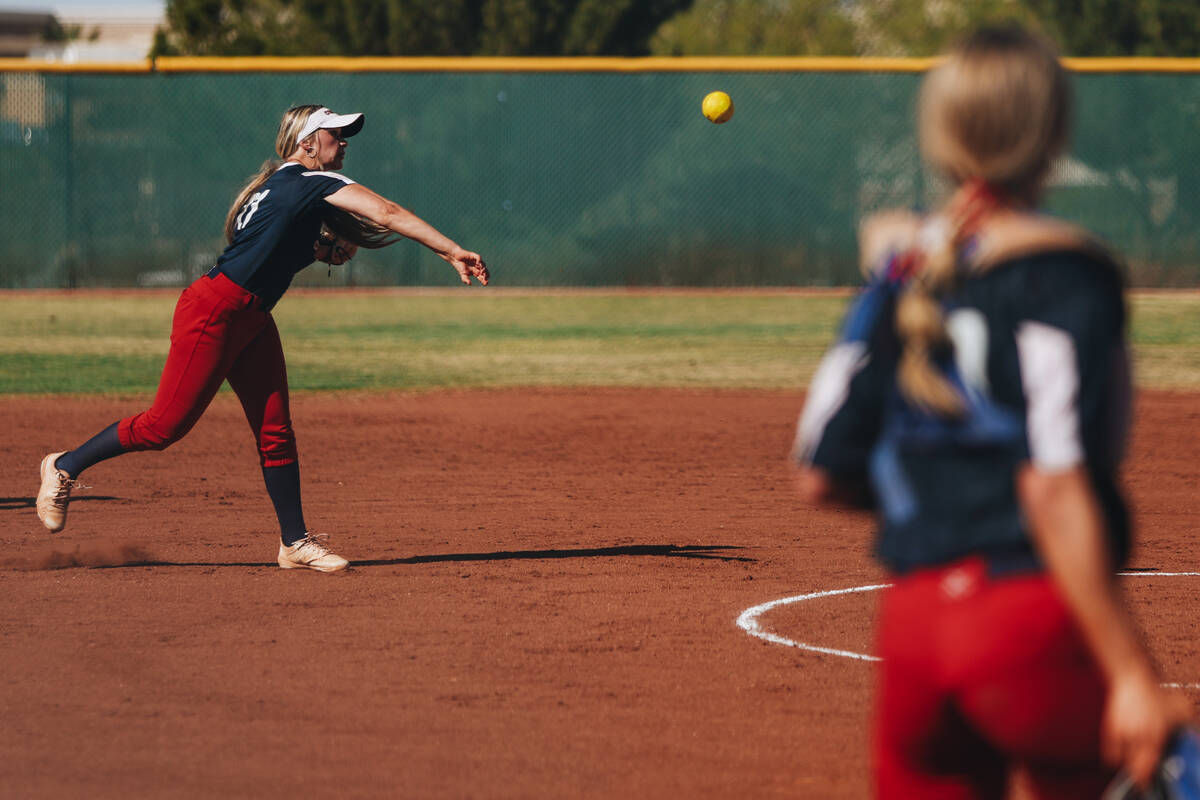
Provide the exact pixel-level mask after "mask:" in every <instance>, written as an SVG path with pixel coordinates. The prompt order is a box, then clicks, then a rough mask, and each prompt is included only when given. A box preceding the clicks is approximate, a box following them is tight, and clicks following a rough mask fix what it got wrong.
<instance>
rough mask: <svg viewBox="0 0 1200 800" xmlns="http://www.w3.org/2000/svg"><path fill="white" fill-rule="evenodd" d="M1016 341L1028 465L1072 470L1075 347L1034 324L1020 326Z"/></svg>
mask: <svg viewBox="0 0 1200 800" xmlns="http://www.w3.org/2000/svg"><path fill="white" fill-rule="evenodd" d="M1016 337H1017V358H1018V359H1019V360H1020V364H1021V385H1022V387H1023V388H1024V390H1025V409H1026V411H1025V415H1026V419H1025V427H1026V435H1027V437H1028V439H1029V456H1030V459H1031V460H1032V461H1033V463H1034V465H1035V466H1037V467H1038V468H1040V469H1046V470H1066V469H1070V468H1072V467H1074V466H1077V465H1078V464H1080V463H1082V462H1083V444H1082V442H1081V441H1080V431H1079V367H1078V365H1077V363H1076V360H1075V343H1074V342H1073V341H1072V340H1071V336H1070V335H1069V334H1068V333H1067V332H1066V331H1064V330H1061V329H1059V328H1054V327H1051V326H1050V325H1046V324H1044V323H1040V322H1023V323H1021V325H1020V327H1018V328H1017V334H1016Z"/></svg>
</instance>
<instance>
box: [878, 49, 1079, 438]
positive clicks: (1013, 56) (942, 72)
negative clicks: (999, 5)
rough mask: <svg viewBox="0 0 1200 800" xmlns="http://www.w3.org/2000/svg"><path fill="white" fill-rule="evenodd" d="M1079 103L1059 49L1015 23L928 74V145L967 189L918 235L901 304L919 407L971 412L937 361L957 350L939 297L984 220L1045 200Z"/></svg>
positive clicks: (907, 385) (906, 363) (924, 97)
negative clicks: (1074, 107) (1044, 192)
mask: <svg viewBox="0 0 1200 800" xmlns="http://www.w3.org/2000/svg"><path fill="white" fill-rule="evenodd" d="M1070 109H1071V93H1070V85H1069V82H1068V80H1067V76H1066V72H1065V70H1064V69H1063V68H1062V66H1061V64H1060V63H1059V61H1058V57H1057V55H1056V53H1055V51H1054V49H1053V48H1052V47H1051V46H1050V45H1049V44H1048V43H1047V42H1046V41H1045V40H1044V39H1042V38H1041V37H1039V36H1036V35H1034V34H1032V33H1029V32H1028V31H1026V30H1024V29H1022V28H1020V27H1018V26H1015V25H1007V26H1003V27H995V28H984V29H982V30H980V31H978V32H976V33H975V34H973V35H971V36H970V37H968V38H967V39H965V40H964V41H963V42H962V43H960V44H959V45H958V46H957V47H956V48H954V49H953V50H952V51H951V52H950V54H949V56H948V57H947V59H946V60H945V61H944V62H942V63H941V64H940V65H939V66H937V67H936V68H935V69H933V70H932V71H931V72H930V73H929V75H928V76H927V77H926V78H925V80H924V82H923V84H922V87H921V95H920V104H919V112H918V120H919V131H920V141H921V152H922V155H923V156H924V158H925V159H926V161H927V162H928V163H929V164H930V165H931V166H933V167H934V168H935V169H937V170H938V171H939V172H941V173H942V174H944V175H945V176H946V177H947V178H949V179H950V180H951V181H952V182H953V183H954V184H956V185H957V187H958V188H957V191H956V192H955V193H954V195H953V196H952V197H951V199H950V201H949V202H948V203H947V204H946V205H945V206H944V207H943V208H942V210H941V211H940V212H939V213H937V214H935V215H934V216H933V217H932V218H931V220H929V221H928V222H927V223H926V224H925V225H924V226H923V228H922V230H921V233H920V234H919V235H918V237H917V241H916V244H915V246H914V248H913V251H912V252H911V253H910V254H909V258H910V260H911V263H912V265H913V269H912V273H911V279H910V280H909V281H908V284H907V286H906V288H905V290H904V292H903V294H902V295H901V297H900V299H899V302H898V304H897V308H896V330H897V332H898V333H899V335H900V339H901V341H902V344H903V350H902V353H901V356H900V364H899V368H898V381H899V385H900V389H901V391H902V392H903V393H904V395H905V397H906V398H907V399H908V400H909V401H910V402H911V403H913V404H914V405H916V406H918V407H920V408H923V409H925V410H927V411H929V412H931V413H934V414H937V415H940V416H946V417H956V416H960V415H961V414H962V413H963V410H964V401H963V398H962V396H961V395H960V394H959V392H958V390H957V389H956V388H955V387H954V386H953V384H951V382H950V381H949V380H948V379H947V378H946V377H945V375H943V374H942V373H941V372H940V371H939V370H937V369H936V368H935V366H934V361H935V359H936V357H937V356H938V355H940V354H942V353H945V352H946V351H947V350H948V349H949V347H950V340H949V337H948V335H947V333H946V325H945V320H944V319H943V314H942V307H941V304H940V302H939V298H940V297H941V296H943V295H944V294H945V293H946V292H948V291H949V290H950V289H951V288H952V287H953V286H954V283H955V282H956V280H957V278H958V277H959V275H960V266H961V265H960V252H961V250H962V248H963V245H964V244H965V243H966V241H967V240H968V239H969V238H970V237H971V236H972V235H974V234H975V233H976V231H977V230H978V228H979V226H980V224H981V223H982V222H983V221H984V219H986V218H987V217H988V216H989V215H991V214H992V213H994V212H995V211H997V210H1001V209H1004V208H1030V207H1033V206H1035V205H1036V204H1037V201H1038V199H1039V197H1040V194H1041V191H1042V188H1043V184H1044V182H1045V179H1046V175H1047V174H1048V172H1049V170H1050V166H1051V164H1052V163H1053V161H1054V159H1055V158H1056V157H1057V156H1058V155H1059V154H1060V152H1061V151H1062V149H1063V148H1064V146H1065V145H1066V141H1067V135H1068V130H1069V127H1070V123H1069V120H1070Z"/></svg>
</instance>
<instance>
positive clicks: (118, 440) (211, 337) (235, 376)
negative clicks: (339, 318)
mask: <svg viewBox="0 0 1200 800" xmlns="http://www.w3.org/2000/svg"><path fill="white" fill-rule="evenodd" d="M363 121H364V119H363V115H362V114H345V115H339V114H335V113H334V112H332V111H330V110H329V109H328V108H325V107H322V106H313V105H309V106H297V107H295V108H292V109H289V110H288V111H287V112H286V113H285V114H284V115H283V119H282V121H281V122H280V124H279V133H278V135H277V137H276V140H275V151H276V152H277V153H278V154H279V156H280V158H282V159H284V161H283V163H282V164H280V163H278V162H274V161H268V162H267V163H266V164H264V165H263V169H262V170H261V171H260V172H259V174H258V175H257V176H255V177H254V178H253V179H252V180H251V181H250V183H249V184H247V185H246V187H245V188H243V189H242V191H241V193H240V194H239V196H238V198H237V199H236V200H235V201H234V203H233V206H232V207H231V208H230V209H229V214H228V215H227V217H226V221H225V236H226V239H227V241H228V242H229V245H228V247H226V248H225V251H224V252H223V253H222V254H221V256H220V258H218V259H217V264H216V266H214V267H213V268H212V270H210V271H209V272H208V274H206V275H205V276H203V277H201V278H200V279H199V280H197V281H196V282H195V283H193V284H192V285H191V286H189V287H188V288H187V289H185V290H184V292H183V294H182V295H181V296H180V298H179V302H178V304H177V305H176V307H175V316H174V320H173V322H172V325H171V347H170V351H169V353H168V355H167V362H166V365H165V366H164V368H163V374H162V379H161V381H160V383H159V386H158V392H157V394H156V395H155V397H154V403H153V405H152V406H151V407H150V408H149V409H148V410H147V411H144V412H142V413H140V414H135V415H133V416H131V417H128V418H126V419H123V420H120V421H119V422H115V423H113V424H112V425H110V426H109V427H107V428H105V429H104V430H103V431H102V432H100V433H99V434H97V435H96V436H94V437H93V438H92V439H90V440H88V441H87V442H86V443H84V444H83V445H81V446H80V447H78V448H76V449H75V450H68V451H65V452H61V453H50V454H49V455H47V456H46V457H45V458H44V459H43V460H42V465H41V480H42V484H41V490H40V491H39V492H38V498H37V513H38V517H40V518H41V520H42V522H43V524H44V525H45V526H46V527H47V528H48V529H49V530H51V531H60V530H62V529H63V526H64V525H65V524H66V517H67V504H68V502H69V500H70V496H71V490H72V488H75V487H76V486H77V484H76V479H77V478H78V477H79V475H80V474H81V473H82V472H83V471H84V470H85V469H87V468H88V467H90V466H92V465H93V464H96V463H98V462H100V461H103V460H104V459H107V458H112V457H113V456H117V455H120V454H122V453H129V452H133V451H135V450H162V449H163V448H165V447H167V446H169V445H170V444H172V443H174V442H176V441H178V440H179V439H180V438H181V437H183V435H184V434H186V433H187V432H188V431H189V430H191V428H192V426H193V425H194V424H195V423H196V421H197V420H198V419H199V418H200V415H201V414H203V413H204V409H205V408H207V407H208V404H209V403H210V402H211V401H212V399H213V396H214V395H215V394H216V392H217V389H218V388H220V386H221V383H222V382H223V381H225V380H228V381H229V385H230V386H231V387H232V388H233V390H234V392H235V393H236V394H237V396H238V399H239V400H240V401H241V403H242V408H243V409H244V410H245V412H246V419H247V420H248V421H249V422H250V428H251V430H252V431H253V432H254V435H255V437H256V439H257V442H258V453H259V460H260V462H261V464H262V473H263V479H264V480H265V482H266V486H267V493H268V495H270V498H271V502H272V504H273V505H274V506H275V512H276V515H277V516H278V518H279V526H280V530H281V537H282V542H281V544H280V547H279V555H278V563H279V565H280V566H281V567H284V568H289V569H290V568H295V567H303V568H309V569H315V570H319V571H321V572H336V571H338V570H341V569H344V568H345V567H346V565H347V561H346V559H344V558H342V557H341V556H338V555H336V554H334V553H332V552H330V551H329V549H328V547H327V546H326V544H325V543H324V541H323V540H324V535H318V534H312V533H310V532H309V531H308V527H307V525H306V524H305V522H304V513H303V510H302V508H301V503H300V468H299V464H298V463H297V452H296V437H295V434H294V433H293V431H292V421H291V414H290V412H289V409H288V387H287V373H286V370H285V368H284V360H283V348H282V346H281V344H280V340H279V332H278V330H277V329H276V327H275V321H274V319H273V318H272V317H271V314H270V311H271V309H272V308H273V307H274V306H275V304H276V303H277V302H278V301H279V299H280V297H282V296H283V293H284V292H285V291H287V288H288V286H289V285H290V284H291V282H292V277H293V276H294V275H295V274H296V273H297V272H299V271H300V270H302V269H304V268H305V267H306V266H308V265H309V264H311V263H312V262H313V261H314V260H315V259H318V258H319V259H321V260H324V261H327V262H329V263H331V264H341V263H344V262H345V261H347V260H348V259H349V258H350V257H351V256H353V255H354V253H355V252H356V251H357V249H358V247H360V246H363V247H372V248H374V247H383V246H385V245H387V244H391V243H392V242H394V241H396V240H397V239H399V238H400V237H406V238H409V239H412V240H414V241H416V242H419V243H421V244H423V245H425V246H426V247H428V248H430V249H431V250H433V251H434V252H435V253H437V254H438V255H439V256H441V257H442V258H443V259H445V260H446V261H447V262H449V263H450V265H451V266H452V267H454V269H455V271H456V272H457V273H458V275H459V278H460V279H461V280H462V282H463V283H466V284H469V283H470V282H471V279H472V278H475V279H477V280H478V281H479V282H480V283H482V284H485V285H486V284H487V282H488V271H487V268H486V266H485V265H484V263H483V260H482V259H481V258H480V257H479V255H478V254H477V253H472V252H468V251H466V250H463V249H462V248H461V247H459V246H458V245H457V244H455V243H454V242H453V241H451V240H450V239H448V238H447V237H446V236H444V235H442V234H441V233H439V232H438V231H437V230H436V229H435V228H433V227H432V226H431V225H429V224H428V223H426V222H424V221H423V220H421V219H420V218H418V217H417V216H415V215H414V214H412V213H411V212H409V211H407V210H405V209H403V208H401V207H400V206H399V205H397V204H396V203H393V202H392V201H390V200H388V199H386V198H384V197H382V196H380V195H378V194H376V193H375V192H373V191H371V190H370V189H368V188H366V187H365V186H362V185H360V184H357V183H355V182H354V181H352V180H350V179H349V178H346V177H344V176H342V175H341V174H339V173H337V172H334V171H331V170H339V169H341V167H342V160H343V159H344V157H345V154H346V139H348V138H349V137H351V136H353V135H354V134H356V133H358V132H359V131H360V130H361V129H362V126H363Z"/></svg>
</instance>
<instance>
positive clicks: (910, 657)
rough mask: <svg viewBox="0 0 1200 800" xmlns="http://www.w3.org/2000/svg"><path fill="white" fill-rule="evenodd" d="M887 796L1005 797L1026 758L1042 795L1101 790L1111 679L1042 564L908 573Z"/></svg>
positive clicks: (891, 622) (882, 744)
mask: <svg viewBox="0 0 1200 800" xmlns="http://www.w3.org/2000/svg"><path fill="white" fill-rule="evenodd" d="M877 648H878V649H877V652H878V654H879V655H880V656H881V657H882V658H883V663H882V664H880V669H879V671H878V676H877V680H878V685H877V688H876V692H877V694H876V700H875V719H874V742H873V749H874V760H875V770H874V771H875V783H876V789H877V794H878V796H879V797H880V798H885V799H887V800H891V799H892V798H906V799H907V798H921V799H922V800H966V798H995V799H996V800H1000V799H1001V798H1003V797H1005V796H1006V787H1007V781H1008V779H1009V776H1010V774H1011V773H1012V770H1013V768H1016V767H1020V768H1022V769H1023V770H1024V771H1025V773H1026V777H1027V779H1028V783H1029V788H1030V790H1031V791H1032V793H1033V795H1034V796H1035V797H1038V798H1047V799H1048V798H1055V799H1056V800H1073V798H1080V800H1082V798H1089V800H1095V799H1096V798H1098V797H1100V796H1101V794H1102V793H1103V790H1104V787H1105V786H1106V785H1107V784H1108V782H1109V781H1110V780H1111V779H1112V777H1113V772H1114V771H1113V769H1112V768H1110V767H1108V766H1106V765H1105V764H1104V763H1103V762H1102V759H1101V756H1100V724H1101V718H1102V716H1103V712H1104V703H1105V698H1106V686H1105V681H1104V678H1103V675H1102V674H1101V673H1100V671H1099V667H1098V666H1097V664H1096V663H1095V661H1094V659H1093V658H1092V655H1091V653H1090V652H1089V650H1088V648H1087V646H1086V643H1085V642H1084V640H1083V637H1082V634H1081V632H1080V631H1079V629H1078V628H1077V626H1076V624H1075V622H1074V619H1073V617H1072V615H1071V612H1070V610H1069V609H1068V608H1067V606H1066V604H1065V602H1064V601H1063V600H1062V598H1061V596H1060V595H1059V593H1058V591H1057V589H1056V588H1055V587H1054V585H1053V583H1052V582H1051V580H1050V578H1049V577H1048V576H1046V575H1041V574H1021V575H1008V576H1000V577H991V576H989V575H988V571H987V567H986V565H985V564H984V562H983V561H982V560H981V559H968V560H965V561H961V562H957V563H955V564H952V565H949V566H946V567H943V568H938V569H932V570H927V571H921V572H918V573H915V574H911V575H906V576H903V577H901V578H899V579H898V580H897V581H896V582H895V584H894V585H893V586H892V587H891V588H890V589H887V590H885V591H884V595H883V597H882V600H881V607H880V614H879V623H878V630H877Z"/></svg>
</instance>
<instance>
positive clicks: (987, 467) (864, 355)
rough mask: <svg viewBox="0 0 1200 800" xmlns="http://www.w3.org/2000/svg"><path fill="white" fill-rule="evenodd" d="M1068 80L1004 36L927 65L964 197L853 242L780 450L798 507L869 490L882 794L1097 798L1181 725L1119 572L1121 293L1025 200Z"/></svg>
mask: <svg viewBox="0 0 1200 800" xmlns="http://www.w3.org/2000/svg"><path fill="white" fill-rule="evenodd" d="M1069 107H1070V87H1069V85H1068V79H1067V76H1066V74H1065V73H1064V71H1063V69H1062V67H1061V66H1060V65H1059V62H1058V59H1057V57H1056V55H1055V54H1054V52H1053V51H1052V49H1051V48H1050V47H1049V46H1048V45H1047V44H1045V43H1044V42H1042V41H1041V40H1040V39H1038V38H1036V37H1034V36H1032V35H1030V34H1028V33H1026V32H1024V31H1023V30H1021V29H1019V28H1015V27H1005V28H995V29H987V30H983V31H980V32H978V33H976V34H974V35H973V36H971V37H969V38H968V39H966V40H965V42H964V43H963V44H962V45H961V46H960V47H958V48H957V49H955V50H954V51H952V52H951V54H950V55H949V57H948V59H947V60H945V61H944V62H943V63H942V64H941V65H940V66H938V67H937V68H936V69H934V70H933V71H932V72H931V73H930V74H929V75H928V76H927V77H926V79H925V81H924V83H923V86H922V90H921V98H920V110H919V132H920V141H921V149H922V152H923V155H924V156H925V158H926V160H928V161H929V162H930V163H931V165H932V166H933V167H935V168H936V169H938V170H939V171H940V172H942V173H943V174H944V175H945V176H946V177H947V178H948V179H949V180H950V181H951V183H952V184H953V185H954V186H955V187H956V190H955V191H954V193H953V195H952V196H951V198H950V199H949V201H948V203H947V204H946V205H945V206H944V207H943V208H941V210H940V211H939V212H937V213H935V214H933V215H932V216H929V217H927V218H923V219H922V218H918V217H917V216H915V215H912V214H908V213H906V212H893V213H889V214H884V215H881V216H879V217H876V218H873V219H871V220H868V221H867V222H866V223H865V224H864V226H863V228H862V232H861V234H862V235H861V245H862V252H863V258H864V266H865V267H866V269H867V270H868V272H869V273H870V274H869V281H868V286H867V288H866V289H865V290H864V291H863V292H862V294H861V295H860V296H859V297H858V298H857V300H856V301H855V302H854V304H853V305H852V306H851V308H850V310H849V312H848V315H847V318H846V320H845V322H844V327H843V329H842V331H841V334H840V337H839V340H838V341H837V343H836V344H835V345H834V346H833V347H832V349H831V350H830V351H829V352H828V354H827V355H826V356H825V358H824V360H823V362H822V364H821V366H820V368H819V369H818V372H817V374H816V375H815V377H814V379H813V383H812V386H811V387H810V390H809V395H808V401H807V402H806V405H805V409H804V412H803V414H802V415H801V418H800V424H799V430H798V433H797V441H796V449H795V452H794V456H795V458H796V460H797V461H798V462H799V465H800V472H799V475H798V481H799V485H800V489H801V493H802V495H803V496H804V497H805V498H806V499H809V500H811V501H814V502H828V503H837V502H846V501H850V502H856V501H859V500H862V499H864V498H865V499H868V500H870V501H871V502H872V503H873V504H874V505H876V506H877V509H878V515H879V537H878V542H877V551H878V555H879V557H880V558H881V560H882V561H883V563H884V564H885V565H886V566H887V567H888V569H889V570H890V571H891V572H892V573H893V576H894V583H893V586H892V588H890V589H888V590H886V591H885V593H884V596H883V598H882V600H881V607H880V611H879V621H878V627H877V634H876V635H877V652H878V653H879V655H880V656H881V657H882V659H883V661H882V665H881V667H880V670H879V674H878V686H877V694H876V701H875V702H876V704H875V711H874V723H873V730H874V735H873V751H874V753H873V760H874V779H875V786H876V790H877V793H878V796H880V797H883V798H924V799H926V800H932V799H934V798H1001V797H1004V796H1005V791H1006V786H1007V779H1008V776H1009V773H1010V771H1011V770H1012V769H1013V768H1014V767H1017V766H1020V767H1023V768H1024V769H1025V770H1026V772H1027V774H1028V776H1029V779H1030V783H1031V788H1032V789H1033V792H1034V794H1035V795H1036V796H1037V797H1039V798H1056V799H1058V800H1062V799H1063V798H1093V800H1094V798H1097V797H1099V796H1100V795H1101V794H1102V792H1103V790H1104V787H1105V786H1106V785H1107V783H1108V782H1109V781H1110V779H1111V778H1112V776H1113V773H1114V772H1115V770H1116V768H1117V767H1119V766H1123V767H1125V768H1126V770H1127V771H1128V772H1129V774H1130V775H1131V776H1133V778H1134V779H1136V780H1137V781H1140V782H1143V783H1144V782H1145V781H1146V780H1148V778H1149V776H1150V774H1151V772H1152V770H1153V769H1154V767H1155V766H1156V763H1157V761H1158V758H1159V755H1160V753H1161V751H1162V747H1163V743H1164V741H1165V740H1166V738H1167V737H1168V735H1169V734H1170V732H1171V731H1172V730H1173V728H1175V727H1176V726H1178V725H1179V724H1181V723H1182V722H1183V721H1184V719H1185V718H1186V715H1187V704H1186V702H1185V701H1184V700H1183V698H1182V697H1180V696H1178V695H1175V694H1169V693H1167V692H1165V691H1164V690H1162V689H1161V688H1160V686H1159V679H1158V677H1157V675H1156V671H1155V668H1154V667H1153V666H1152V664H1151V661H1150V659H1149V657H1148V656H1147V654H1146V652H1145V651H1144V649H1143V648H1142V646H1141V644H1140V642H1139V640H1138V637H1137V635H1136V634H1135V632H1134V628H1133V625H1132V623H1131V622H1130V619H1129V617H1128V615H1127V613H1126V611H1125V609H1124V607H1123V605H1122V603H1121V601H1120V599H1119V597H1118V591H1117V587H1116V585H1115V581H1114V578H1113V571H1114V568H1115V567H1116V565H1119V564H1120V563H1121V562H1122V560H1123V559H1124V558H1125V556H1126V554H1127V552H1128V548H1129V535H1128V516H1127V513H1126V508H1125V504H1124V501H1123V499H1122V496H1121V493H1120V491H1119V489H1118V485H1117V479H1116V473H1117V469H1118V463H1119V460H1120V458H1121V455H1122V449H1123V445H1124V438H1125V433H1126V427H1127V415H1128V411H1129V400H1130V394H1131V389H1130V381H1129V368H1128V367H1129V364H1128V358H1127V346H1126V341H1125V307H1124V299H1123V284H1122V279H1121V276H1120V273H1119V269H1118V268H1117V266H1116V265H1115V264H1114V261H1113V259H1112V258H1111V257H1110V256H1109V255H1108V254H1107V252H1106V251H1104V250H1103V249H1102V248H1101V247H1099V246H1098V245H1097V244H1095V243H1094V241H1093V239H1092V238H1091V237H1090V236H1089V235H1088V234H1087V233H1086V232H1084V231H1082V230H1080V229H1077V228H1075V227H1073V226H1070V225H1067V224H1066V223H1063V222H1059V221H1055V220H1053V219H1050V218H1048V217H1045V216H1041V215H1039V214H1037V213H1036V212H1035V210H1034V209H1035V207H1036V204H1037V202H1038V199H1039V195H1040V194H1041V190H1042V186H1043V181H1044V179H1045V177H1046V174H1047V172H1048V170H1049V167H1050V164H1051V161H1052V159H1053V158H1055V157H1056V156H1057V155H1058V154H1059V153H1060V152H1061V150H1062V149H1063V146H1064V145H1065V143H1066V141H1067V135H1068V123H1069Z"/></svg>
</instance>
